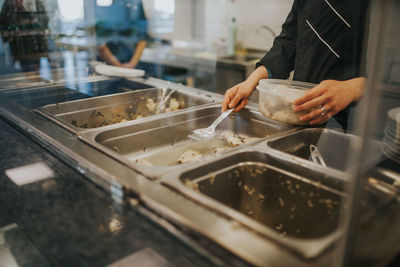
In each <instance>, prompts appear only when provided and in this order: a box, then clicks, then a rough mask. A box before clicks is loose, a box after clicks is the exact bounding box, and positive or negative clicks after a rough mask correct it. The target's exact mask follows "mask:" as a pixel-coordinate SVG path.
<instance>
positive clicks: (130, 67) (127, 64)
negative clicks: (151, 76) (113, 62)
mask: <svg viewBox="0 0 400 267" xmlns="http://www.w3.org/2000/svg"><path fill="white" fill-rule="evenodd" d="M120 67H122V68H128V69H134V68H135V67H136V65H135V64H133V63H132V62H127V63H122V64H121V65H120Z"/></svg>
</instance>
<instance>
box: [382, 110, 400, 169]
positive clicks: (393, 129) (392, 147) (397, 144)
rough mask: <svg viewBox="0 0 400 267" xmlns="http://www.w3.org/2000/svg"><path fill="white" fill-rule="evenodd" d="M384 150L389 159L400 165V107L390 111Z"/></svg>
mask: <svg viewBox="0 0 400 267" xmlns="http://www.w3.org/2000/svg"><path fill="white" fill-rule="evenodd" d="M382 149H383V152H384V153H385V155H386V156H387V157H389V158H390V159H392V160H394V161H395V162H397V163H399V164H400V107H398V108H393V109H391V110H389V111H388V119H387V123H386V129H385V138H383V146H382Z"/></svg>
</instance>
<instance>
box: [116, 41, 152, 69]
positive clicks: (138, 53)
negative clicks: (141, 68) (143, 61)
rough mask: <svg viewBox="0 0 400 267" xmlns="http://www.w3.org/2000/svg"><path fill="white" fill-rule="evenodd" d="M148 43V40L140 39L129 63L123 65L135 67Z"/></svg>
mask: <svg viewBox="0 0 400 267" xmlns="http://www.w3.org/2000/svg"><path fill="white" fill-rule="evenodd" d="M146 44H147V43H146V41H143V40H142V41H139V42H138V44H137V46H136V49H135V53H133V56H132V58H131V60H130V61H129V62H128V63H125V64H122V65H121V67H125V68H135V67H136V65H137V64H138V63H139V61H140V58H141V57H142V54H143V51H144V49H145V48H146Z"/></svg>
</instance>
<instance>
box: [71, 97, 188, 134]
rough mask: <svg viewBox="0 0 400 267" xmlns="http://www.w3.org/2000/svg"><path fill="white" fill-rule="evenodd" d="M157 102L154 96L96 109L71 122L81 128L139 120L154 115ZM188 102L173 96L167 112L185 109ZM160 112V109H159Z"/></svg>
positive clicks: (166, 109)
mask: <svg viewBox="0 0 400 267" xmlns="http://www.w3.org/2000/svg"><path fill="white" fill-rule="evenodd" d="M156 107H157V103H156V102H155V101H154V99H152V98H147V99H141V101H140V102H139V103H133V104H130V105H129V106H127V105H119V106H115V107H111V108H106V109H101V110H94V111H93V112H92V113H91V114H90V116H89V118H88V119H82V120H81V121H78V120H76V119H74V120H72V121H71V124H72V125H74V126H75V127H79V128H98V127H102V126H106V125H111V124H115V123H120V122H126V121H131V120H137V119H141V118H145V117H148V116H151V115H154V111H155V109H156ZM185 107H186V103H185V101H184V100H177V99H176V98H172V99H171V100H170V101H169V103H168V105H166V107H165V109H164V108H162V109H160V110H165V112H173V111H176V110H179V109H184V108H185ZM157 113H159V111H157Z"/></svg>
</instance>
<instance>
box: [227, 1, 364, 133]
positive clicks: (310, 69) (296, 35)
mask: <svg viewBox="0 0 400 267" xmlns="http://www.w3.org/2000/svg"><path fill="white" fill-rule="evenodd" d="M368 2H369V1H366V0H348V1H341V0H325V1H321V0H310V1H301V0H294V2H293V5H292V8H291V11H290V13H289V15H288V17H287V18H286V21H285V22H284V24H283V25H282V31H281V33H280V35H279V36H277V37H276V38H275V40H274V44H273V46H272V48H271V50H270V51H269V52H267V53H266V55H265V56H264V57H263V58H262V59H261V60H260V61H259V62H258V63H257V65H256V69H255V71H254V72H253V73H252V74H251V75H250V76H249V77H248V78H247V79H246V80H245V81H243V82H242V83H239V84H237V85H235V86H233V87H232V88H230V89H228V90H227V91H226V93H225V97H224V101H223V103H222V110H226V109H227V108H234V107H236V105H238V103H239V102H240V101H241V100H242V99H243V101H242V102H240V104H239V105H238V106H237V107H236V108H235V111H239V110H241V109H242V108H243V107H244V106H245V105H247V103H248V97H249V96H250V95H251V94H252V92H253V91H254V90H255V88H256V86H257V85H258V83H259V81H260V80H261V79H268V78H273V79H287V78H288V77H289V75H290V72H291V71H294V77H293V80H296V81H303V82H311V83H316V84H318V85H317V86H315V87H314V88H313V89H311V90H309V92H307V93H306V94H305V95H304V96H303V97H301V98H299V99H297V100H295V102H294V111H295V112H299V111H302V110H306V109H309V108H313V107H318V108H317V109H316V110H314V111H312V112H310V113H308V114H306V115H304V116H302V117H300V120H301V121H307V122H309V124H310V125H315V124H321V123H323V122H325V121H327V120H328V119H330V118H331V117H335V119H336V120H337V122H338V123H339V124H340V126H341V127H343V129H345V130H347V127H348V125H347V124H348V115H349V109H350V107H351V106H352V103H356V102H357V101H359V100H360V99H361V98H362V95H363V90H364V87H365V84H366V78H365V76H364V70H363V66H364V64H363V62H362V61H363V60H364V58H365V57H364V56H363V53H362V52H363V51H362V49H363V46H362V45H363V43H364V42H363V41H364V39H365V36H364V35H365V26H366V17H367V10H368V6H369V4H368Z"/></svg>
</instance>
